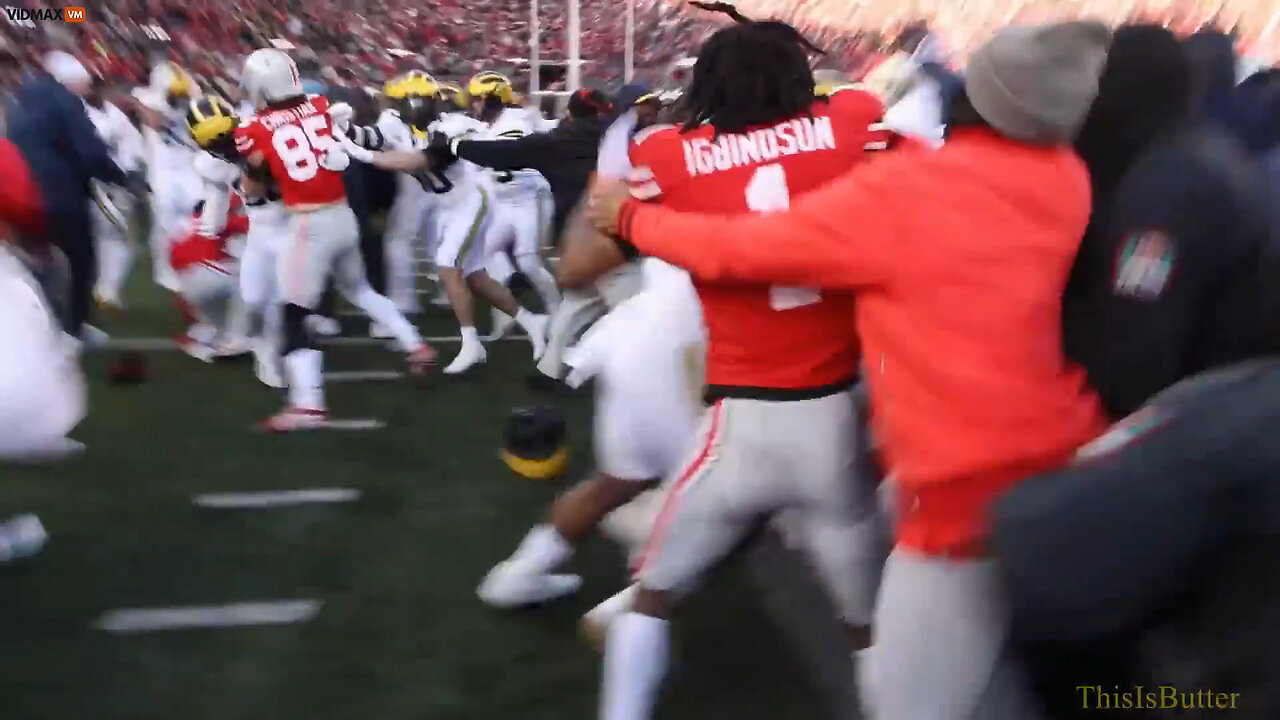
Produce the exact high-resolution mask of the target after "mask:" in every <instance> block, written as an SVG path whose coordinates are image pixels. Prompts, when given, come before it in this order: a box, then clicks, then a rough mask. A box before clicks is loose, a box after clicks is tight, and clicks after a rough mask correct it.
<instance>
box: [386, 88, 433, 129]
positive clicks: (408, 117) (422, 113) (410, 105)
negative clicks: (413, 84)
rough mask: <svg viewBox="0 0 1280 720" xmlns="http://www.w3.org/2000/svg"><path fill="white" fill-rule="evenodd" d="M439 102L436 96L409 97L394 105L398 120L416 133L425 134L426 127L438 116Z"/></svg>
mask: <svg viewBox="0 0 1280 720" xmlns="http://www.w3.org/2000/svg"><path fill="white" fill-rule="evenodd" d="M440 105H441V102H440V101H439V99H438V98H437V97H436V96H429V95H409V96H407V97H405V98H404V99H403V100H400V101H399V102H398V103H396V106H397V109H398V110H399V111H400V119H401V120H403V121H404V123H405V124H406V125H408V126H409V127H410V128H412V129H413V130H414V131H416V132H421V133H425V132H426V130H427V126H428V125H430V124H431V123H433V122H435V119H436V118H437V117H439V116H440Z"/></svg>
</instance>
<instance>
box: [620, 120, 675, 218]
mask: <svg viewBox="0 0 1280 720" xmlns="http://www.w3.org/2000/svg"><path fill="white" fill-rule="evenodd" d="M679 142H680V134H679V130H678V129H677V128H676V127H675V126H674V125H654V126H651V127H647V128H645V129H644V130H641V131H640V132H638V133H636V136H635V137H634V138H633V139H632V140H631V147H630V148H629V150H628V156H629V158H630V160H631V177H630V178H629V184H630V186H631V196H632V197H634V198H636V199H637V200H644V201H646V202H660V201H661V199H662V197H663V196H664V195H666V194H668V193H669V192H670V191H671V190H672V189H673V188H674V187H675V186H676V185H678V184H679V183H680V182H681V179H682V178H683V177H685V173H684V168H682V167H680V165H679V163H678V161H677V158H678V157H679V155H678V154H677V153H675V152H673V150H672V147H671V144H672V143H679Z"/></svg>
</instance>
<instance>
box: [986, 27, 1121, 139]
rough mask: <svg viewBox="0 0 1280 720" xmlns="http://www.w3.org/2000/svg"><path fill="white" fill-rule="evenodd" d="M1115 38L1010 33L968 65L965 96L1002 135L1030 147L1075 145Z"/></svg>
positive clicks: (1067, 31)
mask: <svg viewBox="0 0 1280 720" xmlns="http://www.w3.org/2000/svg"><path fill="white" fill-rule="evenodd" d="M1110 41H1111V31H1110V30H1108V29H1107V27H1106V26H1105V25H1102V24H1101V23H1096V22H1082V21H1073V22H1062V23H1053V24H1049V25H1033V26H1018V27H1008V28H1005V29H1003V30H1001V31H1000V32H998V33H996V34H995V36H994V37H992V38H991V39H990V40H989V41H987V43H986V44H985V45H983V46H982V47H981V48H979V49H978V51H977V52H975V53H974V54H973V57H972V58H970V60H969V67H968V68H967V69H966V71H965V91H966V93H967V94H968V96H969V101H970V102H971V103H973V109H974V110H977V111H978V114H979V115H980V116H982V119H983V120H986V121H987V123H988V124H990V125H991V127H993V128H995V129H996V131H998V132H999V133H1001V134H1002V135H1005V136H1007V137H1010V138H1013V139H1014V140H1022V141H1024V142H1031V143H1044V144H1054V143H1066V142H1071V141H1072V140H1073V139H1074V138H1075V136H1076V133H1077V132H1079V130H1080V126H1081V125H1082V124H1083V123H1084V118H1085V114H1086V113H1088V111H1089V106H1090V105H1091V104H1092V103H1093V99H1094V96H1096V95H1097V94H1098V77H1099V76H1100V75H1101V74H1102V69H1103V66H1104V65H1105V64H1106V60H1107V46H1108V45H1109V43H1110Z"/></svg>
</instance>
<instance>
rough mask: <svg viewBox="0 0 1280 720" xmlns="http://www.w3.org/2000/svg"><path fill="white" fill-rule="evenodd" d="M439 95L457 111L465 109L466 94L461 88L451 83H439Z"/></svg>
mask: <svg viewBox="0 0 1280 720" xmlns="http://www.w3.org/2000/svg"><path fill="white" fill-rule="evenodd" d="M440 95H441V97H443V98H444V99H445V100H447V101H449V102H450V103H452V104H453V105H455V106H457V108H458V109H459V110H466V109H467V93H466V91H464V90H463V89H462V88H461V87H459V86H457V85H454V84H453V83H440Z"/></svg>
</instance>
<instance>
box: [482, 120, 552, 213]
mask: <svg viewBox="0 0 1280 720" xmlns="http://www.w3.org/2000/svg"><path fill="white" fill-rule="evenodd" d="M536 132H538V127H537V124H536V122H535V119H534V117H533V116H532V115H531V114H530V113H529V111H528V110H525V109H524V108H504V109H503V110H502V112H501V113H499V114H498V117H497V119H495V120H494V121H493V123H492V124H491V125H489V127H488V128H486V130H485V132H484V133H482V134H481V135H480V138H481V139H486V140H515V139H518V138H522V137H524V136H526V135H532V134H533V133H536ZM489 173H490V176H491V177H492V178H493V182H494V191H495V193H496V194H497V196H498V199H499V200H502V201H504V202H531V201H532V200H534V199H535V198H536V197H537V195H538V192H539V191H540V190H541V189H542V186H543V185H545V184H546V182H547V181H546V180H545V179H543V177H542V174H541V173H539V172H538V171H537V170H515V171H511V170H490V171H489Z"/></svg>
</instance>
